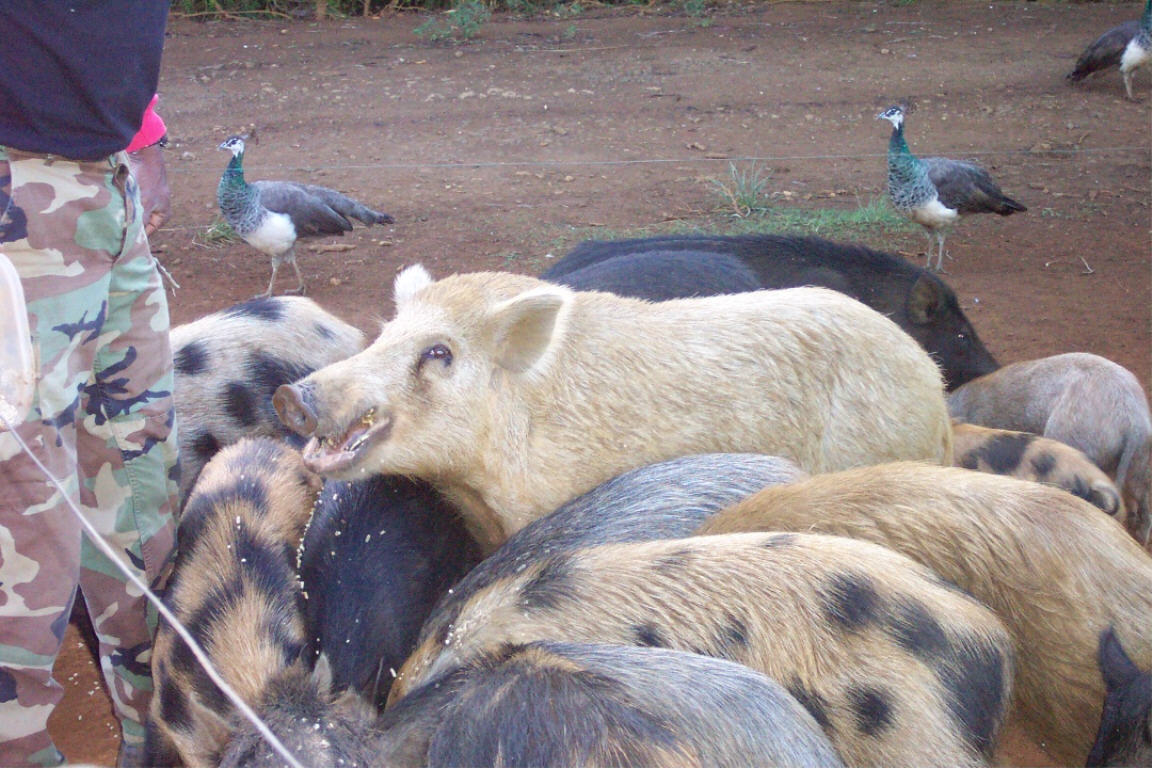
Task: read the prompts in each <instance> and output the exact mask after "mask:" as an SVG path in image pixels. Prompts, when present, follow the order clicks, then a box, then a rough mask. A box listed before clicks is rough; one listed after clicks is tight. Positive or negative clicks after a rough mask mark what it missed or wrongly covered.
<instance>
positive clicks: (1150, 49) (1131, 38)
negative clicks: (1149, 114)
mask: <svg viewBox="0 0 1152 768" xmlns="http://www.w3.org/2000/svg"><path fill="white" fill-rule="evenodd" d="M1150 61H1152V0H1146V1H1145V3H1144V14H1143V15H1142V16H1141V17H1140V21H1129V22H1126V23H1124V24H1121V25H1120V26H1118V27H1113V28H1112V29H1110V30H1108V31H1107V32H1105V33H1104V34H1102V35H1100V37H1098V38H1096V40H1095V42H1093V43H1092V44H1091V45H1089V46H1088V47H1087V48H1085V49H1084V53H1082V54H1080V58H1079V59H1077V61H1076V68H1075V69H1073V70H1072V71H1071V72H1069V73H1068V75H1067V78H1068V79H1069V80H1071V81H1072V82H1073V83H1078V82H1080V81H1081V80H1083V79H1084V78H1086V77H1088V75H1091V74H1095V73H1097V72H1104V71H1106V70H1109V69H1114V68H1116V67H1119V68H1120V76H1121V77H1123V78H1124V91H1125V93H1126V94H1127V95H1128V99H1129V100H1131V101H1136V100H1137V99H1136V97H1135V96H1133V95H1132V76H1133V75H1134V74H1136V70H1138V69H1139V68H1140V67H1143V66H1144V65H1145V64H1147V63H1148V62H1150Z"/></svg>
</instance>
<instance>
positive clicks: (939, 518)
mask: <svg viewBox="0 0 1152 768" xmlns="http://www.w3.org/2000/svg"><path fill="white" fill-rule="evenodd" d="M763 530H774V531H812V532H818V533H827V534H835V535H841V536H851V537H854V538H859V539H866V540H868V541H872V542H875V543H877V544H883V545H885V546H888V547H891V548H892V549H894V550H896V551H898V552H902V553H904V554H905V555H908V556H909V557H911V558H912V559H914V560H917V561H918V562H920V563H923V564H924V565H926V566H928V567H930V568H932V569H933V570H935V571H936V572H937V573H939V574H940V575H941V576H942V577H944V578H945V579H948V580H949V581H951V582H953V583H954V584H956V585H957V586H959V587H961V588H963V589H965V590H966V591H968V592H969V593H970V594H971V595H972V596H974V597H975V598H976V599H978V600H980V601H982V602H983V603H984V604H986V605H988V606H989V607H991V608H992V609H993V610H994V611H996V613H997V614H998V615H999V617H1000V618H1001V620H1002V621H1004V623H1005V625H1006V626H1007V627H1008V629H1009V631H1011V632H1012V635H1013V637H1014V638H1015V640H1016V649H1017V668H1018V672H1017V677H1016V686H1015V702H1014V711H1013V717H1014V718H1016V719H1017V720H1018V723H1019V724H1020V725H1022V726H1023V727H1024V728H1025V729H1026V730H1027V731H1029V732H1030V733H1031V734H1032V735H1033V736H1034V737H1035V738H1036V740H1037V741H1038V742H1040V743H1041V744H1042V745H1043V746H1044V748H1045V749H1046V750H1047V751H1048V752H1049V753H1050V754H1052V755H1053V756H1054V757H1056V758H1057V759H1059V760H1060V761H1061V762H1060V764H1062V765H1083V764H1084V759H1085V757H1086V756H1087V754H1088V750H1089V747H1090V746H1091V745H1092V742H1093V738H1094V736H1095V730H1096V726H1097V724H1098V723H1099V721H1100V712H1101V707H1102V705H1103V701H1104V693H1105V690H1104V682H1103V680H1102V679H1101V676H1100V670H1099V669H1098V666H1097V656H1096V654H1097V644H1098V642H1099V638H1100V632H1101V631H1102V630H1103V629H1104V628H1105V627H1107V626H1108V625H1109V624H1111V625H1114V626H1115V627H1116V631H1117V634H1118V635H1119V636H1120V637H1123V638H1124V642H1125V645H1126V647H1127V648H1128V650H1129V652H1130V654H1131V656H1132V659H1133V660H1134V661H1135V662H1136V663H1137V664H1138V665H1139V666H1140V667H1141V668H1143V669H1148V668H1152V558H1149V557H1148V555H1147V554H1146V553H1145V552H1144V551H1142V550H1141V549H1140V547H1139V545H1137V544H1136V543H1135V542H1134V541H1133V540H1132V539H1131V538H1130V537H1129V536H1128V535H1126V533H1125V532H1124V530H1123V528H1121V526H1120V525H1118V524H1117V523H1116V522H1115V521H1113V520H1111V519H1110V518H1108V517H1107V516H1105V515H1102V514H1101V513H1100V510H1098V509H1096V508H1095V507H1093V506H1092V505H1091V504H1089V503H1088V502H1086V501H1083V500H1082V499H1078V498H1076V497H1075V496H1072V495H1071V494H1068V493H1065V492H1064V491H1062V490H1059V489H1057V488H1053V487H1051V486H1047V485H1041V484H1039V483H1033V482H1029V481H1025V480H1017V479H1015V478H1011V477H1005V476H1001V475H992V474H986V473H983V472H973V471H971V470H966V469H958V468H951V467H936V466H930V465H926V464H920V463H916V462H898V463H893V464H889V465H884V466H875V467H864V468H859V469H851V470H846V471H843V472H836V473H830V474H825V475H819V476H814V477H811V478H809V479H807V480H801V481H798V482H796V483H792V484H789V485H783V486H776V487H772V488H767V489H765V490H763V491H760V492H758V493H756V494H754V495H753V496H750V497H749V498H748V499H746V500H744V501H742V502H740V503H738V504H736V505H734V506H732V507H729V508H728V509H727V510H724V511H722V512H720V513H718V514H717V515H716V516H714V517H713V518H711V519H710V520H709V521H708V522H707V523H706V524H705V525H704V526H702V527H701V529H700V531H699V532H700V533H702V534H717V533H731V532H733V531H763Z"/></svg>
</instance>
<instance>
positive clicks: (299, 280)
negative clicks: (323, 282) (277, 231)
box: [284, 255, 304, 296]
mask: <svg viewBox="0 0 1152 768" xmlns="http://www.w3.org/2000/svg"><path fill="white" fill-rule="evenodd" d="M288 261H289V263H290V264H291V265H292V269H294V270H296V287H295V288H293V289H291V290H288V291H284V293H292V294H295V295H297V296H303V295H304V276H303V275H302V274H300V265H299V264H297V263H296V257H295V255H293V256H292V258H291V259H289V260H288Z"/></svg>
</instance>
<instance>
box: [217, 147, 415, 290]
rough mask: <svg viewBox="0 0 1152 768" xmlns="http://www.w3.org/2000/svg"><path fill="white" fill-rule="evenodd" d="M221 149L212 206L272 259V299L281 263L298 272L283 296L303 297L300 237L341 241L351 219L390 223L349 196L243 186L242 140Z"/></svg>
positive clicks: (277, 184) (309, 187)
mask: <svg viewBox="0 0 1152 768" xmlns="http://www.w3.org/2000/svg"><path fill="white" fill-rule="evenodd" d="M219 148H220V149H226V150H228V151H229V152H231V153H232V159H231V160H229V161H228V167H227V168H225V169H224V174H223V175H222V176H221V177H220V184H219V186H217V188H216V202H217V203H219V205H220V212H221V213H222V214H223V215H224V219H225V221H227V222H228V224H229V226H231V227H232V229H233V230H235V232H236V234H238V235H239V236H240V237H242V238H243V239H244V242H246V243H248V244H249V245H251V246H252V247H253V248H255V249H256V250H258V251H261V252H262V253H266V254H268V255H269V256H271V257H272V279H271V280H269V281H268V290H266V291H264V293H262V294H259V296H257V298H260V297H264V296H270V295H271V294H272V286H273V284H274V283H275V282H276V271H277V270H278V269H279V268H280V264H281V263H282V262H288V263H289V264H291V265H292V268H293V269H294V270H296V279H297V281H298V284H297V286H296V288H295V289H294V290H291V291H287V293H301V294H302V293H304V277H303V276H302V275H301V274H300V267H299V266H297V264H296V253H295V246H296V240H297V238H300V237H310V236H315V235H343V234H344V233H345V232H348V231H351V229H352V222H351V219H356V220H358V221H362V222H364V223H365V224H388V223H391V222H392V220H393V219H392V217H391V216H389V215H388V214H386V213H380V212H379V211H373V210H372V209H370V208H367V207H366V206H364V205H362V204H360V203H359V202H357V201H355V200H353V199H352V198H350V197H348V196H347V195H343V194H341V193H339V192H337V191H336V190H334V189H328V188H327V187H320V186H317V185H315V184H299V183H296V182H292V181H254V182H251V183H249V182H247V181H245V180H244V137H243V136H230V137H228V138H227V139H226V140H225V141H224V142H223V143H222V144H220V147H219Z"/></svg>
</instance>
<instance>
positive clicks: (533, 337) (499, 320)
mask: <svg viewBox="0 0 1152 768" xmlns="http://www.w3.org/2000/svg"><path fill="white" fill-rule="evenodd" d="M571 296H572V292H571V291H569V290H568V289H566V288H562V287H560V286H547V287H541V288H534V289H532V290H530V291H525V292H524V293H522V294H520V295H519V296H516V297H515V298H512V299H508V300H507V301H503V302H500V303H499V304H497V305H496V306H495V307H494V308H493V310H492V312H491V313H490V315H489V319H490V322H491V325H490V326H489V327H490V328H491V329H492V335H491V338H492V341H493V348H494V350H495V357H496V364H497V365H499V366H500V367H501V368H505V369H507V370H509V371H514V372H516V373H523V372H524V371H527V370H528V369H529V368H532V367H533V366H535V365H537V364H539V362H540V361H541V359H542V358H543V357H544V355H545V353H546V352H547V351H548V349H549V348H550V347H551V346H552V342H553V341H554V340H555V339H556V338H557V337H558V336H559V334H560V327H561V316H562V315H563V314H564V309H565V308H566V307H567V306H568V302H569V301H570V300H571Z"/></svg>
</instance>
